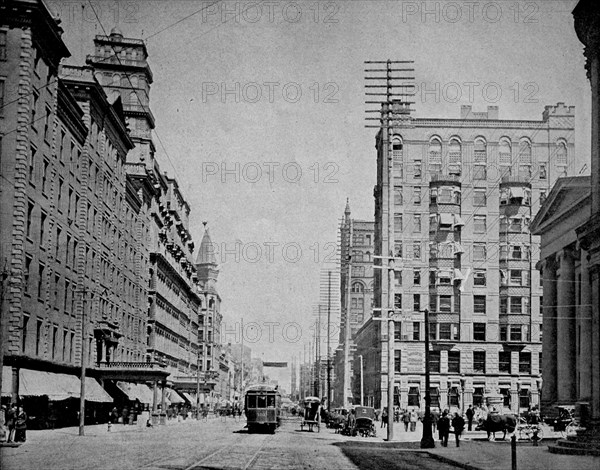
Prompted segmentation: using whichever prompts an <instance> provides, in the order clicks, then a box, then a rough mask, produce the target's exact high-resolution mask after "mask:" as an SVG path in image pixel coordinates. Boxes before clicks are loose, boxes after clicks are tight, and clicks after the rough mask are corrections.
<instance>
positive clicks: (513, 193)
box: [510, 187, 525, 198]
mask: <svg viewBox="0 0 600 470" xmlns="http://www.w3.org/2000/svg"><path fill="white" fill-rule="evenodd" d="M510 197H520V198H523V197H525V191H524V190H523V188H518V187H517V188H510Z"/></svg>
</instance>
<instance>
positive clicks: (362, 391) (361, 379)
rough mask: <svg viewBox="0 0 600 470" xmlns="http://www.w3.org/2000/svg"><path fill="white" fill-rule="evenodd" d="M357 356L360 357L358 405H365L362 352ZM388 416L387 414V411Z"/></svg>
mask: <svg viewBox="0 0 600 470" xmlns="http://www.w3.org/2000/svg"><path fill="white" fill-rule="evenodd" d="M358 357H359V359H360V406H365V401H364V387H365V382H364V380H363V357H362V354H361V355H359V356H358ZM388 416H389V413H388ZM388 419H389V418H388Z"/></svg>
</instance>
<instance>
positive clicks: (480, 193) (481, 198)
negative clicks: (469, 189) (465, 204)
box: [473, 188, 487, 207]
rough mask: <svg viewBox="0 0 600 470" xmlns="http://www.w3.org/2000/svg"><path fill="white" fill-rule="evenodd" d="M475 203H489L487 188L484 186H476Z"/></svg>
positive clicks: (481, 205)
mask: <svg viewBox="0 0 600 470" xmlns="http://www.w3.org/2000/svg"><path fill="white" fill-rule="evenodd" d="M473 205H474V206H477V207H485V206H486V205H487V196H486V190H485V189H484V188H475V189H474V190H473Z"/></svg>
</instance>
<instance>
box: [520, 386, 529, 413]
mask: <svg viewBox="0 0 600 470" xmlns="http://www.w3.org/2000/svg"><path fill="white" fill-rule="evenodd" d="M529 397H530V394H529V389H528V388H522V389H521V390H519V407H520V408H529V405H530V399H529Z"/></svg>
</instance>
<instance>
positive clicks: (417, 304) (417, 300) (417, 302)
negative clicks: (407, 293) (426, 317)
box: [413, 294, 421, 312]
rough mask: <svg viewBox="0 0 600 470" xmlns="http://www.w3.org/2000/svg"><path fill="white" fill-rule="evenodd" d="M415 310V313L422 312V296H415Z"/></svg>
mask: <svg viewBox="0 0 600 470" xmlns="http://www.w3.org/2000/svg"><path fill="white" fill-rule="evenodd" d="M413 310H414V311H415V312H420V311H421V294H413Z"/></svg>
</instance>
